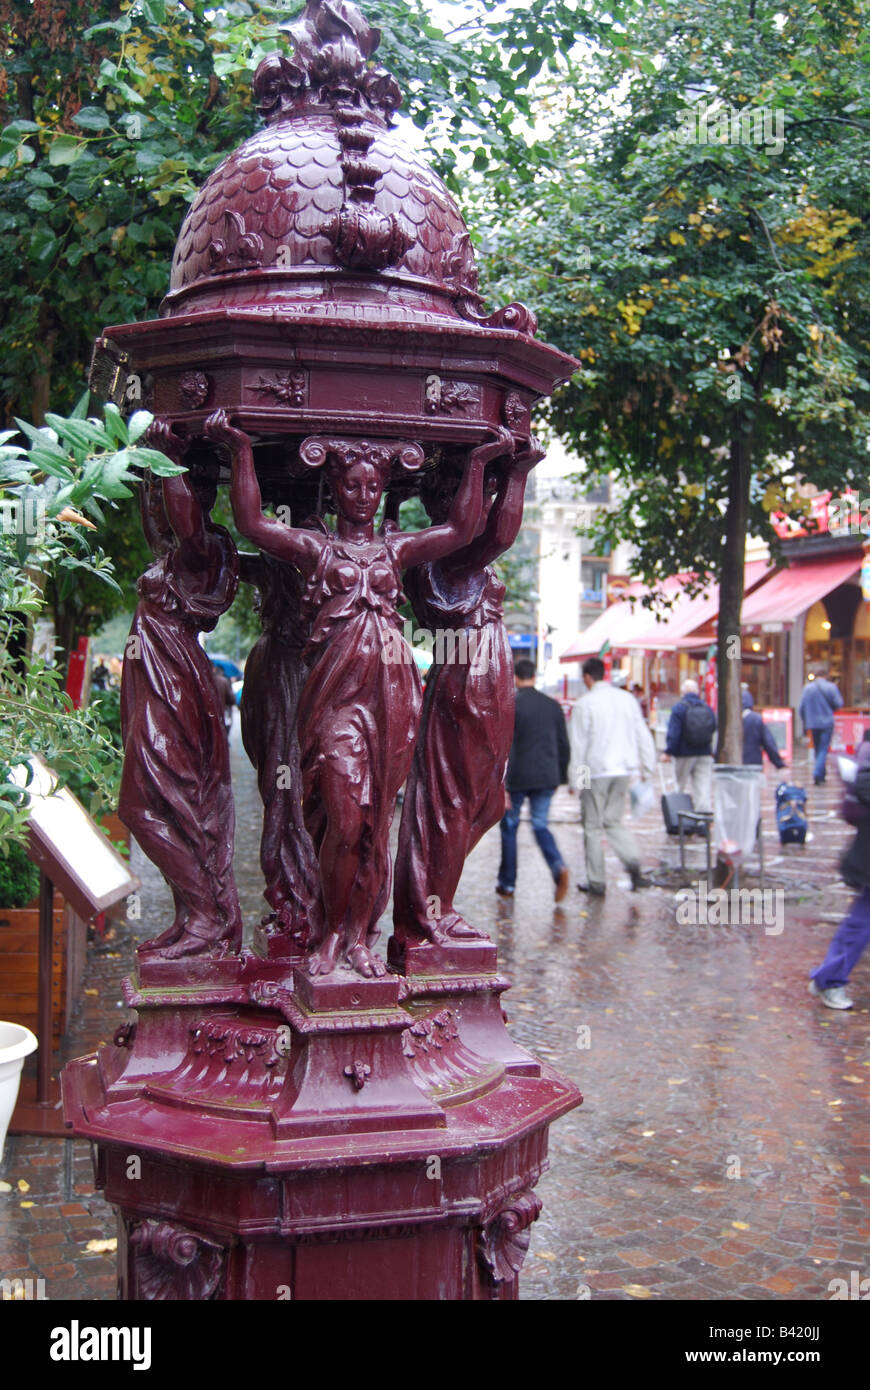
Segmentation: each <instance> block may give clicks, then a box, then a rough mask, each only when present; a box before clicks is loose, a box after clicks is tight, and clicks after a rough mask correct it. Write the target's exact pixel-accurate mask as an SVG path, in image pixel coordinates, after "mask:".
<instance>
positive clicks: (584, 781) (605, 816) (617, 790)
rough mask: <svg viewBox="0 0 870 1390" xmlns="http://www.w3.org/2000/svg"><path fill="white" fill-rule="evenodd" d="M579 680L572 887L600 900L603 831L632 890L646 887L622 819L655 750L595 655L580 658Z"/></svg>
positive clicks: (636, 711)
mask: <svg viewBox="0 0 870 1390" xmlns="http://www.w3.org/2000/svg"><path fill="white" fill-rule="evenodd" d="M583 684H584V685H585V686H586V689H587V691H588V692H589V693H588V694H587V695H584V696H583V698H582V699H580V700H578V701H577V703H576V705H575V706H574V709H573V710H572V712H571V730H570V735H571V768H570V785H571V788H572V790H575V791H579V793H580V814H581V818H582V821H583V839H584V844H585V850H586V882H585V883H578V884H577V887H578V888H579V889H580V891H581V892H582V893H591V894H592V895H593V896H595V897H599V898H603V897H604V894H605V891H606V874H605V868H604V845H603V842H602V836H604V835H606V836H607V842H608V844H609V845H610V848H611V849H612V850H613V851H614V853H615V854H616V855H618V857H619V858H620V859H621V860H622V862H623V864H624V865H625V867H626V869H627V870H628V872H629V875H630V877H631V886H632V890H636V889H638V888H646V887H648V886H649V879H648V878H645V877H644V875H643V873H642V872H641V867H640V850H639V848H638V844H637V841H636V839H635V837H634V835H633V834H632V833H631V831H630V830H627V829H626V828H625V826H624V825H623V823H622V822H623V818H624V816H625V802H626V795H627V793H628V789H629V787H630V785H631V783H632V782H633V781H636V780H637V778H638V776H640V777H641V779H642V780H644V781H645V780H646V779H647V778H651V777H652V776H653V774H654V772H655V766H656V750H655V744H654V742H653V737H652V734H651V733H650V731H649V729H648V728H647V725H646V724H645V723H644V719H643V715H642V714H641V711H640V705H639V704H638V702H637V700H636V699H635V697H634V696H633V695H630V694H629V692H628V691H627V690H617V689H616V688H615V687H614V686H613V685H611V684H610V683H609V682H607V681H605V679H604V662H603V661H602V660H601V659H600V657H597V656H591V657H589V658H588V659H587V660H586V661H584V663H583Z"/></svg>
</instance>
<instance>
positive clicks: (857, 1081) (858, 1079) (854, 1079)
mask: <svg viewBox="0 0 870 1390" xmlns="http://www.w3.org/2000/svg"><path fill="white" fill-rule="evenodd" d="M843 1080H844V1081H851V1083H852V1085H853V1086H863V1085H864V1078H863V1076H844V1077H843Z"/></svg>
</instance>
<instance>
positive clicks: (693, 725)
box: [683, 703, 716, 749]
mask: <svg viewBox="0 0 870 1390" xmlns="http://www.w3.org/2000/svg"><path fill="white" fill-rule="evenodd" d="M715 732H716V716H715V714H714V713H713V711H712V710H711V708H710V706H709V705H705V704H699V705H696V704H694V703H692V704H690V705H686V714H685V718H684V719H683V739H684V740H685V742H686V743H687V744H688V746H689V747H690V748H698V749H701V748H706V747H707V744H708V743H709V742H710V739H711V738H712V737H713V734H714V733H715Z"/></svg>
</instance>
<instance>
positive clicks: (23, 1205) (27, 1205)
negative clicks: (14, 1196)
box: [18, 1202, 36, 1208]
mask: <svg viewBox="0 0 870 1390" xmlns="http://www.w3.org/2000/svg"><path fill="white" fill-rule="evenodd" d="M18 1205H19V1206H20V1207H25V1208H27V1207H35V1206H36V1203H35V1202H19V1203H18Z"/></svg>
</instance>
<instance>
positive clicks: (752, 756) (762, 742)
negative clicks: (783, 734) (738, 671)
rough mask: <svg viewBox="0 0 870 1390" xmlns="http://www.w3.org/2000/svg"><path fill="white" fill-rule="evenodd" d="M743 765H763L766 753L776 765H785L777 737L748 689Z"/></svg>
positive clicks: (744, 694) (746, 692) (744, 711)
mask: <svg viewBox="0 0 870 1390" xmlns="http://www.w3.org/2000/svg"><path fill="white" fill-rule="evenodd" d="M742 699H743V766H744V767H761V764H762V761H763V759H762V753H766V754H767V756H768V757H769V758H770V761H771V762H772V763H773V765H774V767H785V763H784V762H783V760H782V757H781V756H780V751H779V749H778V748H777V746H776V739H775V738H774V737H773V734H772V733H771V732H770V729H769V727H768V725H767V724H765V722H764V720H763V719H762V717H761V715H760V714H758V713H756V711H755V709H754V705H755V701H754V700H753V698H752V694H751V692H750V691H748V690H744V692H743V696H742Z"/></svg>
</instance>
